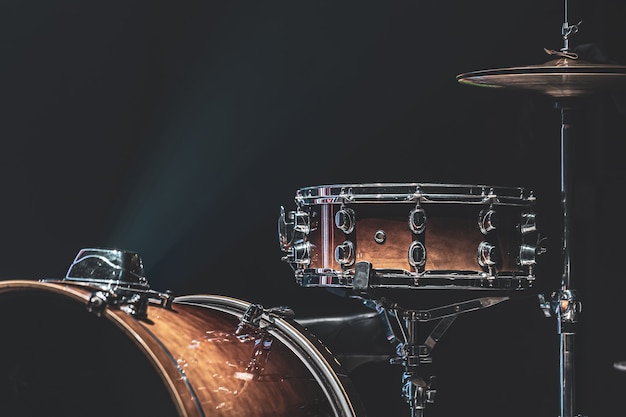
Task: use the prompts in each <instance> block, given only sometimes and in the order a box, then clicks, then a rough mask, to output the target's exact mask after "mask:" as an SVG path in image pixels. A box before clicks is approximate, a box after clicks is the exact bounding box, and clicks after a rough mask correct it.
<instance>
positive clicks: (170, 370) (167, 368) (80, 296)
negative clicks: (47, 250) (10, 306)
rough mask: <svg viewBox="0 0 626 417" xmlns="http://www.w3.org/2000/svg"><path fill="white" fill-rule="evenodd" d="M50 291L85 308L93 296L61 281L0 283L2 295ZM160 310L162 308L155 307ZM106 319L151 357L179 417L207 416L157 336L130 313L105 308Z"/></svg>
mask: <svg viewBox="0 0 626 417" xmlns="http://www.w3.org/2000/svg"><path fill="white" fill-rule="evenodd" d="M13 290H16V291H48V292H51V293H53V294H58V295H63V296H66V297H68V298H70V299H73V300H75V301H78V302H80V303H82V304H84V305H85V306H86V305H87V302H88V301H89V298H90V292H89V290H87V289H86V288H82V287H79V286H76V285H71V284H69V285H65V284H61V283H59V282H58V281H56V282H45V281H34V280H7V281H0V294H3V293H7V292H10V291H13ZM155 308H160V307H155ZM102 316H103V318H105V319H108V320H110V321H112V322H113V323H114V324H115V325H117V326H118V327H119V328H120V329H121V330H122V331H123V332H125V333H126V334H127V335H128V336H130V338H131V339H132V340H133V342H135V344H136V345H137V347H139V349H141V350H142V351H143V352H144V354H145V355H146V356H147V357H148V359H149V361H150V362H151V363H152V365H153V366H154V367H155V368H156V369H157V371H158V373H159V375H160V376H161V379H162V380H163V382H164V383H165V385H166V386H167V389H168V391H169V392H170V395H171V396H172V400H173V401H174V404H175V407H176V409H177V410H178V414H179V416H180V417H204V416H205V414H204V412H203V411H202V409H201V408H200V407H199V405H198V403H197V400H196V399H195V395H194V394H193V391H192V390H191V387H190V386H189V381H187V379H186V378H185V375H184V374H181V372H180V369H178V367H177V366H176V363H175V361H174V360H173V359H172V357H171V355H170V354H169V352H168V351H167V350H165V348H164V347H163V346H162V345H161V343H159V341H158V340H157V339H156V338H155V336H154V335H153V334H152V333H151V332H150V331H149V330H147V329H146V328H145V327H144V326H143V325H142V324H141V323H140V322H139V321H138V320H136V319H135V318H134V317H132V316H130V315H129V314H128V313H126V312H124V311H121V310H117V309H111V308H106V309H104V311H103V314H102Z"/></svg>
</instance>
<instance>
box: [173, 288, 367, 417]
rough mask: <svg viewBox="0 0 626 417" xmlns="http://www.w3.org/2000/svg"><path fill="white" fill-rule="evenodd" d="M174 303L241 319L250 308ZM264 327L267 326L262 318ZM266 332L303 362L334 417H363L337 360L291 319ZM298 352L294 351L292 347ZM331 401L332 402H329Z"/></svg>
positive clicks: (196, 298)
mask: <svg viewBox="0 0 626 417" xmlns="http://www.w3.org/2000/svg"><path fill="white" fill-rule="evenodd" d="M173 302H174V303H180V304H187V305H192V306H197V307H204V308H211V309H215V310H218V311H222V312H225V313H228V314H232V315H234V316H236V317H238V318H241V317H242V315H243V313H244V312H245V311H246V310H247V308H248V307H249V306H250V305H251V303H249V302H247V301H243V300H240V299H237V298H232V297H228V296H222V295H208V294H198V295H184V296H178V297H175V298H174V301H173ZM262 322H263V323H264V324H265V325H268V324H270V323H269V322H267V321H266V320H265V319H263V320H262ZM268 329H269V333H270V334H271V335H272V336H274V337H276V339H278V340H279V341H280V342H281V343H283V344H284V345H286V346H289V347H290V350H291V351H292V352H293V353H294V354H295V355H296V356H297V357H298V358H299V359H300V360H301V361H302V363H303V364H304V365H305V366H306V367H307V369H308V370H309V372H311V374H312V375H313V377H314V378H315V380H316V381H317V383H318V385H319V386H320V389H321V390H322V391H323V392H324V394H325V395H326V396H327V398H328V399H329V402H330V404H331V406H332V407H333V411H334V413H335V416H337V417H365V415H366V413H365V411H364V408H363V406H362V404H361V403H360V401H357V400H356V399H357V398H358V397H357V393H356V391H355V389H354V387H353V386H352V385H351V381H350V380H349V378H348V377H347V375H346V373H345V372H344V371H343V369H342V368H341V364H340V363H339V361H338V360H337V359H336V358H335V357H334V356H333V355H332V353H331V352H330V351H329V350H328V348H327V347H326V346H325V345H324V344H323V343H322V342H321V341H320V340H319V339H318V338H317V337H316V336H314V335H313V334H311V333H310V332H308V331H307V330H306V328H305V327H303V326H301V325H300V324H298V323H297V322H295V321H294V320H289V319H283V318H279V317H276V318H274V320H272V323H271V326H270V327H269V328H268ZM294 347H295V348H297V349H295V350H294V349H293V348H294ZM331 399H332V401H330V400H331Z"/></svg>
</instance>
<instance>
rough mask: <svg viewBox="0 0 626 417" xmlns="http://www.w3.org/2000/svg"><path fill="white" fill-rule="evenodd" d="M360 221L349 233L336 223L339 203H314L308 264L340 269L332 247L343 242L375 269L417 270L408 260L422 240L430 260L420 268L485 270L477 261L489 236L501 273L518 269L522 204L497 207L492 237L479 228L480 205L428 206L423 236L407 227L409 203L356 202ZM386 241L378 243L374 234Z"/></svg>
mask: <svg viewBox="0 0 626 417" xmlns="http://www.w3.org/2000/svg"><path fill="white" fill-rule="evenodd" d="M352 207H353V209H354V211H355V217H356V225H355V227H354V230H353V232H352V233H350V234H345V233H343V232H342V231H341V230H339V229H338V228H337V227H335V225H334V222H333V219H334V216H335V213H336V212H337V211H338V210H340V209H341V206H340V205H322V206H313V207H309V208H308V209H309V210H310V212H311V218H312V219H314V222H313V227H312V230H311V232H310V233H309V235H308V240H309V241H310V242H311V247H312V251H311V263H310V265H309V268H315V269H318V268H319V269H331V270H335V271H340V270H341V269H342V266H341V265H340V264H339V263H338V262H337V261H336V259H335V256H334V251H335V248H336V247H337V245H339V244H341V243H342V242H344V241H345V240H349V241H351V242H352V243H353V244H354V246H355V260H354V262H359V261H368V262H371V263H372V266H373V268H376V269H397V270H405V271H413V272H416V271H414V268H413V267H412V266H411V265H410V264H409V260H408V248H409V246H410V245H411V242H412V241H414V240H421V241H422V242H423V243H424V246H425V248H426V264H425V266H424V267H423V269H422V270H421V271H417V272H424V271H482V269H481V267H480V265H479V264H478V261H477V251H478V247H479V245H480V243H481V242H482V241H484V240H486V239H489V240H490V241H491V243H492V244H494V245H495V246H496V247H497V249H498V253H499V258H500V259H499V262H498V272H515V271H519V270H520V268H519V265H518V264H517V257H518V252H519V247H520V243H521V239H520V234H519V223H520V216H521V211H520V210H521V208H520V207H514V206H498V207H497V208H496V209H495V210H496V211H497V214H498V226H497V227H496V229H495V230H493V231H492V232H490V233H489V234H488V236H485V235H484V234H483V233H481V231H480V228H479V226H478V218H479V213H480V211H481V209H482V208H483V206H481V205H475V204H474V205H461V204H434V203H432V204H424V205H423V207H424V208H425V212H426V216H427V222H426V228H425V230H424V232H423V233H422V234H417V235H416V234H414V233H413V232H412V231H411V229H410V227H409V222H408V219H409V213H410V209H411V206H410V205H407V204H391V205H390V204H387V205H382V204H358V205H357V204H355V205H353V206H352ZM380 231H383V232H384V236H385V239H384V241H383V242H382V243H379V242H377V239H376V235H377V233H379V232H380Z"/></svg>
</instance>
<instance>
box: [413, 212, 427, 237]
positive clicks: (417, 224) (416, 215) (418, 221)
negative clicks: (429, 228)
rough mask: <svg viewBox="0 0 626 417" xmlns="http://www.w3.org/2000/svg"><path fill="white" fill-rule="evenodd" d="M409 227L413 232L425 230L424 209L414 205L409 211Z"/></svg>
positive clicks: (417, 232) (418, 232)
mask: <svg viewBox="0 0 626 417" xmlns="http://www.w3.org/2000/svg"><path fill="white" fill-rule="evenodd" d="M409 228H410V229H411V231H412V232H413V233H415V234H420V233H424V230H426V211H425V210H424V209H423V208H421V207H416V208H414V209H413V210H411V212H410V213H409Z"/></svg>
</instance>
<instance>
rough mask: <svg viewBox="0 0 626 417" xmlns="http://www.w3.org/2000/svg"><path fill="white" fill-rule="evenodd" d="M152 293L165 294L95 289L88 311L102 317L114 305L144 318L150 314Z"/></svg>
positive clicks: (88, 303) (139, 317) (154, 294)
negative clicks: (149, 307) (149, 305)
mask: <svg viewBox="0 0 626 417" xmlns="http://www.w3.org/2000/svg"><path fill="white" fill-rule="evenodd" d="M151 295H152V296H159V297H162V296H164V294H159V293H156V292H151V291H137V290H129V289H118V290H116V291H105V290H103V291H94V292H93V293H92V294H91V296H90V297H89V301H88V302H87V311H89V312H90V313H93V314H95V315H96V316H98V317H100V316H102V314H104V311H105V310H106V309H107V307H113V308H119V309H120V310H122V311H124V312H126V313H128V314H130V315H131V316H134V317H137V318H138V319H144V318H146V317H147V316H148V304H149V299H150V296H151ZM168 295H169V294H168ZM161 305H162V306H164V305H165V304H164V303H161ZM170 305H171V304H170Z"/></svg>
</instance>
